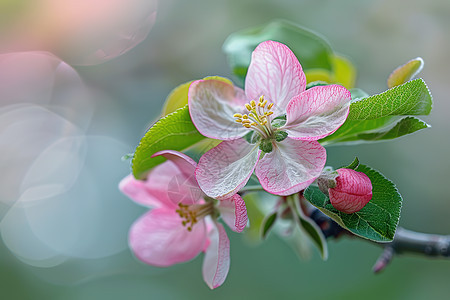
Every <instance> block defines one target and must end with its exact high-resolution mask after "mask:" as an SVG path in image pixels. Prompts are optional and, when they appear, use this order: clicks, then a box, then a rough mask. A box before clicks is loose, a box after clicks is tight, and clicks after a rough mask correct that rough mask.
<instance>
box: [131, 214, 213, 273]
mask: <svg viewBox="0 0 450 300" xmlns="http://www.w3.org/2000/svg"><path fill="white" fill-rule="evenodd" d="M181 221H182V220H181V218H180V217H179V216H178V214H177V213H176V212H175V210H174V209H165V208H157V209H153V210H151V211H150V212H148V213H147V214H145V215H143V216H142V217H141V218H139V219H138V220H137V221H136V222H135V223H134V224H133V226H132V227H131V229H130V233H129V244H130V248H131V250H132V251H133V252H134V254H135V255H136V257H137V258H139V259H140V260H142V261H143V262H145V263H147V264H149V265H153V266H158V267H167V266H170V265H173V264H176V263H180V262H185V261H189V260H191V259H193V258H194V257H196V256H197V255H198V254H199V253H200V252H201V251H202V250H203V247H204V245H205V242H206V237H207V233H206V226H205V222H204V221H200V222H199V223H197V224H195V225H194V226H193V228H192V231H188V230H187V228H186V227H184V226H183V225H182V224H181Z"/></svg>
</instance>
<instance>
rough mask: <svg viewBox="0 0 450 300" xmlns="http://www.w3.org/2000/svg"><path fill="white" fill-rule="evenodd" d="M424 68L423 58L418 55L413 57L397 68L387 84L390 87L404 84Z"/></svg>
mask: <svg viewBox="0 0 450 300" xmlns="http://www.w3.org/2000/svg"><path fill="white" fill-rule="evenodd" d="M422 68H423V59H422V58H421V57H417V58H414V59H411V60H410V61H408V62H407V63H406V64H404V65H401V66H400V67H398V68H397V69H395V70H394V71H393V72H392V73H391V75H389V78H388V80H387V85H388V87H389V88H391V87H394V86H397V85H400V84H403V83H405V82H407V81H409V80H411V79H413V78H414V77H415V76H416V75H417V74H419V72H420V71H422Z"/></svg>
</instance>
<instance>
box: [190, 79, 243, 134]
mask: <svg viewBox="0 0 450 300" xmlns="http://www.w3.org/2000/svg"><path fill="white" fill-rule="evenodd" d="M188 99H189V100H188V103H189V113H190V114H191V118H192V122H193V123H194V125H195V127H196V128H197V130H198V131H199V132H200V133H201V134H203V135H204V136H207V137H209V138H213V139H219V140H232V139H236V138H238V137H240V136H243V135H245V134H246V133H247V132H248V129H247V128H245V127H243V126H242V125H241V124H240V123H237V122H236V121H235V120H236V118H235V117H233V115H234V114H235V113H244V110H245V107H244V104H245V102H246V99H245V95H244V92H243V91H242V90H241V89H239V88H237V87H234V86H232V85H231V84H228V83H226V82H223V81H219V80H197V81H194V82H193V83H191V86H190V88H189V96H188Z"/></svg>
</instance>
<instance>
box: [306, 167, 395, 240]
mask: <svg viewBox="0 0 450 300" xmlns="http://www.w3.org/2000/svg"><path fill="white" fill-rule="evenodd" d="M356 171H358V172H363V173H365V174H366V175H367V176H368V177H369V178H370V181H371V182H372V188H373V190H372V193H373V197H372V199H371V200H370V202H369V203H367V205H366V206H365V207H364V208H363V209H361V210H360V211H358V212H355V213H352V214H346V213H343V212H340V211H338V210H336V209H335V208H334V207H333V206H332V205H331V203H329V199H328V197H327V196H326V195H325V194H324V193H322V192H321V191H320V190H319V188H318V187H317V186H312V185H311V186H309V187H308V188H307V189H306V190H305V192H304V197H305V198H306V199H307V200H308V201H309V202H311V203H312V204H313V205H314V206H316V207H317V208H318V209H320V210H321V211H322V212H323V213H324V214H326V215H327V216H329V217H330V218H332V219H333V220H334V221H336V222H337V223H338V224H339V225H341V226H342V227H343V228H345V229H347V230H349V231H350V232H352V233H354V234H355V235H357V236H360V237H363V238H366V239H369V240H373V241H376V242H389V241H392V239H393V238H394V234H395V230H396V228H397V225H398V220H399V218H400V210H401V205H402V197H401V195H400V194H399V192H398V190H397V188H396V187H395V185H394V184H393V183H392V182H391V181H390V180H388V179H387V178H386V177H384V176H383V175H382V174H381V173H379V172H378V171H376V170H374V169H371V168H370V167H367V166H365V165H359V166H358V168H357V169H356Z"/></svg>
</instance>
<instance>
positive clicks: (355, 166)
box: [344, 157, 359, 170]
mask: <svg viewBox="0 0 450 300" xmlns="http://www.w3.org/2000/svg"><path fill="white" fill-rule="evenodd" d="M358 166H359V159H358V158H357V157H355V159H354V160H353V161H352V163H351V164H349V165H348V166H346V167H344V168H345V169H352V170H355V169H356V168H357V167H358Z"/></svg>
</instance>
